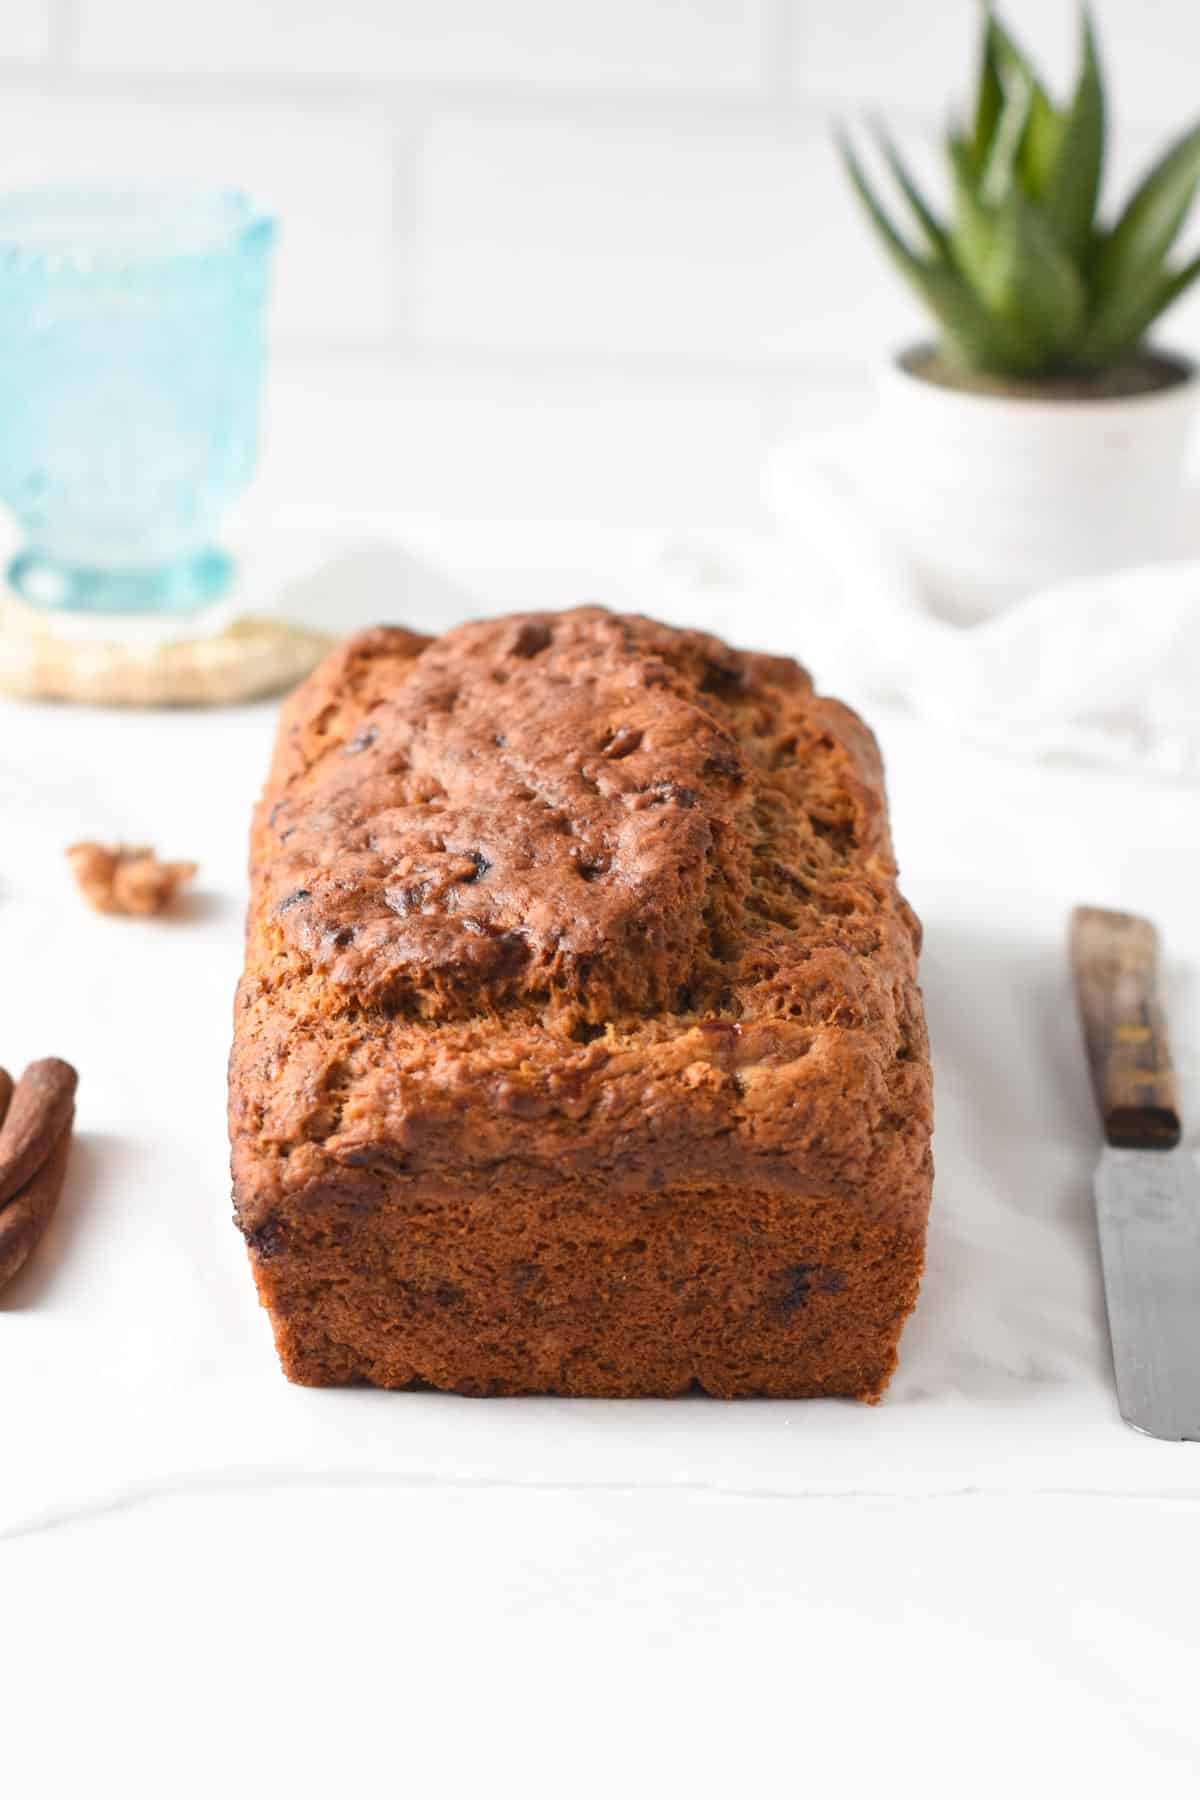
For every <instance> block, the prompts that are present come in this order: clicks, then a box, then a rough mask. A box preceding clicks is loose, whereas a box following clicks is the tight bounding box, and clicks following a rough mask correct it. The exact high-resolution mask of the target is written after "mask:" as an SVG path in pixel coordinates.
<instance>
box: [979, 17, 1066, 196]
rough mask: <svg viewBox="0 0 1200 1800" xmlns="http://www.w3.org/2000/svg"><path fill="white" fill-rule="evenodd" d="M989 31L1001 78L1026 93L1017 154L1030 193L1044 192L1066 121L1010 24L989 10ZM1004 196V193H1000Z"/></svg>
mask: <svg viewBox="0 0 1200 1800" xmlns="http://www.w3.org/2000/svg"><path fill="white" fill-rule="evenodd" d="M987 29H988V34H989V36H990V38H991V40H992V54H993V56H994V57H995V60H996V67H997V69H998V70H999V72H1000V79H1001V81H1002V83H1003V84H1004V87H1005V89H1006V90H1007V91H1008V92H1009V93H1010V94H1012V93H1017V94H1021V93H1023V94H1024V96H1025V99H1024V102H1023V110H1024V127H1023V129H1022V132H1021V138H1020V142H1019V143H1018V145H1017V148H1016V155H1017V159H1018V165H1019V169H1020V174H1021V179H1022V184H1023V186H1024V188H1025V190H1026V192H1027V193H1029V194H1033V195H1035V196H1040V195H1041V194H1042V192H1043V191H1044V189H1045V186H1046V182H1047V180H1048V179H1049V175H1050V170H1051V168H1052V167H1053V165H1054V161H1055V158H1056V157H1057V155H1058V149H1059V144H1060V142H1061V138H1062V131H1063V121H1062V118H1061V116H1060V115H1059V113H1058V112H1057V111H1056V110H1055V108H1054V105H1053V103H1052V101H1051V99H1050V96H1049V94H1048V93H1047V92H1046V89H1045V86H1044V84H1043V82H1042V80H1041V77H1040V76H1039V75H1038V72H1037V70H1036V69H1035V68H1034V66H1033V64H1032V62H1031V61H1030V60H1029V58H1028V57H1027V56H1026V54H1025V52H1024V51H1023V50H1022V49H1021V47H1020V45H1019V44H1018V43H1017V41H1016V39H1015V38H1014V37H1013V36H1012V34H1011V32H1009V30H1008V29H1007V27H1006V26H1004V25H1002V24H1001V23H1000V21H999V19H997V18H996V17H995V16H994V15H993V14H991V13H989V14H988V25H987ZM996 198H997V199H1002V198H1003V195H1002V194H999V193H998V194H997V195H996Z"/></svg>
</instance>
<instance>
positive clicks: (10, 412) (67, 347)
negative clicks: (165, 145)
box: [0, 185, 275, 611]
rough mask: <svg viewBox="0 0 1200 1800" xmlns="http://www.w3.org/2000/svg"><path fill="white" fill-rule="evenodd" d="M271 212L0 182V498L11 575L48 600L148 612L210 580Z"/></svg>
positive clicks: (249, 462)
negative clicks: (2, 189)
mask: <svg viewBox="0 0 1200 1800" xmlns="http://www.w3.org/2000/svg"><path fill="white" fill-rule="evenodd" d="M274 236H275V226H274V221H273V220H272V219H270V218H268V217H267V216H266V215H264V214H263V213H262V212H261V211H259V210H258V209H257V208H256V207H255V206H254V205H253V204H252V203H251V202H250V201H249V200H248V199H247V198H246V197H245V196H244V195H241V194H236V193H231V192H210V191H200V190H196V189H193V188H178V187H165V186H157V185H155V186H135V185H124V186H120V187H115V186H107V187H92V186H87V185H72V186H69V187H67V186H62V187H54V188H39V189H28V190H25V191H23V192H18V193H11V194H7V195H0V499H3V500H4V501H5V502H7V504H8V505H9V506H10V507H11V508H12V510H13V512H14V513H15V514H16V516H17V518H18V520H19V521H20V524H21V526H22V529H23V531H24V536H25V544H24V548H23V550H22V551H21V553H20V555H19V556H18V557H17V558H16V560H15V562H14V563H13V565H12V567H11V569H10V572H9V573H10V579H11V580H12V581H13V583H14V584H15V585H16V587H17V588H18V589H19V590H20V591H21V592H22V593H23V594H24V595H25V596H26V597H27V598H29V599H31V600H34V601H38V602H41V603H43V604H45V605H50V606H56V607H65V608H72V607H74V608H88V609H93V610H114V611H120V610H138V611H156V610H166V609H178V608H187V607H191V606H195V605H198V604H200V603H202V602H203V601H205V600H207V599H210V598H211V597H212V596H213V595H214V594H216V593H218V592H220V590H221V588H222V587H223V586H224V585H225V583H226V582H227V580H228V578H229V573H230V567H231V565H230V561H229V558H228V557H227V556H226V555H225V554H224V552H222V551H221V550H219V549H218V548H217V547H216V542H215V540H216V534H217V530H218V527H219V525H220V521H221V519H222V517H223V515H224V513H225V512H226V510H227V508H228V506H229V504H230V502H231V501H232V500H233V499H234V498H235V497H236V496H237V495H238V493H239V492H240V491H241V490H242V488H243V487H244V486H245V485H246V483H247V482H248V480H249V478H250V475H251V473H252V471H253V468H254V462H255V455H256V445H257V436H258V412H259V394H260V390H261V387H262V371H263V344H264V320H263V313H264V300H265V297H266V288H267V276H268V269H269V264H270V257H271V249H272V245H273V241H274Z"/></svg>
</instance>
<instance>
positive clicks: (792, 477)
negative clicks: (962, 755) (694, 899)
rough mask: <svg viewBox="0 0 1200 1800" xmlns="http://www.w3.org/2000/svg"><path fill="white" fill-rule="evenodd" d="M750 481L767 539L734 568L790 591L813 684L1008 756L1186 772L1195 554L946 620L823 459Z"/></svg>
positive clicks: (863, 504)
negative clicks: (966, 618) (815, 596)
mask: <svg viewBox="0 0 1200 1800" xmlns="http://www.w3.org/2000/svg"><path fill="white" fill-rule="evenodd" d="M764 491H765V498H766V500H767V503H768V505H769V507H770V509H771V511H772V513H773V514H774V516H775V518H776V520H777V521H778V525H779V531H778V537H777V540H776V542H775V543H774V545H773V547H772V548H771V549H770V550H765V551H764V554H762V555H760V556H758V557H756V558H755V559H754V560H755V562H756V565H757V566H756V568H755V570H754V572H753V573H752V574H751V573H750V572H749V571H748V570H747V571H746V572H745V575H744V579H746V580H747V581H748V584H749V588H750V589H751V590H752V591H754V592H757V593H760V594H761V593H762V592H764V591H765V589H764V583H765V584H767V585H768V586H769V585H771V584H773V583H780V584H782V585H783V586H784V587H785V588H786V586H787V585H789V584H791V585H792V586H793V587H794V589H795V590H796V592H797V594H798V596H799V604H798V606H797V612H796V637H797V646H798V651H799V653H800V654H801V655H802V656H807V658H808V659H809V660H810V661H811V662H812V663H813V665H814V667H815V668H816V669H817V671H818V673H819V674H820V676H821V679H822V684H823V685H825V686H828V687H831V688H834V689H835V691H839V690H840V689H845V690H846V691H848V692H851V693H853V694H854V695H855V696H856V697H860V696H861V697H862V699H863V700H864V701H865V702H868V703H869V702H870V701H871V700H875V701H883V702H891V703H893V704H900V705H902V706H904V707H906V708H907V709H909V710H911V711H912V712H914V713H915V714H917V715H919V716H921V717H924V718H928V719H930V720H934V721H937V722H939V723H941V724H944V725H948V726H950V727H952V728H954V729H956V730H958V731H960V732H961V734H962V735H963V736H964V737H966V738H969V739H971V740H972V741H974V742H977V743H982V744H987V745H989V746H991V747H993V748H998V749H1002V750H1004V751H1006V752H1008V753H1011V754H1017V755H1020V756H1023V757H1041V758H1069V759H1083V760H1086V761H1089V762H1096V763H1102V764H1106V765H1108V766H1110V767H1112V766H1115V767H1124V768H1129V769H1135V770H1138V771H1140V772H1142V773H1147V774H1154V775H1157V776H1160V777H1166V778H1174V779H1177V780H1179V779H1186V780H1196V779H1200V561H1194V560H1190V559H1189V560H1186V561H1180V562H1174V563H1164V564H1159V565H1156V566H1154V567H1146V568H1137V569H1129V570H1125V571H1122V572H1121V573H1119V574H1115V575H1106V576H1103V577H1090V578H1088V579H1086V580H1080V581H1072V582H1069V583H1064V584H1061V585H1058V586H1056V587H1053V588H1048V589H1046V590H1044V591H1042V592H1040V593H1034V594H1030V595H1028V596H1027V597H1026V598H1025V599H1023V600H1021V601H1019V602H1018V603H1017V604H1015V605H1014V606H1013V607H1011V608H1010V609H1009V610H1008V611H1007V612H1004V613H1002V614H1001V615H999V616H997V617H995V618H992V619H990V620H987V621H986V622H984V623H980V624H974V625H969V624H960V623H956V622H954V621H952V620H949V619H947V618H946V617H944V616H942V615H940V614H939V612H938V611H937V609H936V607H935V604H934V602H933V600H932V599H931V597H930V596H929V595H928V594H926V593H925V592H924V591H923V589H922V587H921V585H920V584H919V582H918V581H917V579H916V577H915V575H914V573H913V571H912V570H911V568H910V567H909V566H908V565H907V563H906V560H905V557H904V555H903V553H902V551H901V550H900V549H899V548H898V546H897V545H896V544H895V542H894V541H892V540H891V539H890V538H889V535H888V532H887V528H886V526H885V525H884V524H883V523H882V521H881V520H880V519H879V518H878V516H877V515H876V514H875V513H874V512H873V511H872V507H871V504H870V502H869V501H868V500H867V499H866V497H865V496H864V494H863V493H862V492H861V491H860V489H859V488H858V487H857V486H856V484H855V481H854V479H853V476H852V475H851V474H850V473H849V472H847V471H846V470H845V469H844V468H841V467H839V466H838V462H837V460H836V459H834V458H827V457H825V456H823V455H822V454H821V453H820V451H819V449H818V448H817V447H816V446H808V447H806V446H805V445H803V444H797V445H795V446H788V447H784V448H781V449H779V450H777V451H775V452H774V453H773V455H772V456H771V458H770V459H769V462H768V465H767V469H766V472H765V477H764ZM772 563H773V564H774V568H773V570H772V568H771V565H772ZM814 566H819V567H820V568H821V570H822V571H823V578H824V583H825V585H824V589H823V591H822V597H821V599H820V600H819V602H818V603H817V604H816V605H815V606H814V605H812V604H808V605H806V604H805V601H804V595H805V593H806V591H807V588H808V583H809V582H810V581H811V578H812V571H813V569H814ZM743 635H745V633H743ZM801 644H803V645H804V646H805V648H804V649H803V650H799V646H800V645H801Z"/></svg>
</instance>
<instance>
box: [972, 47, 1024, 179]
mask: <svg viewBox="0 0 1200 1800" xmlns="http://www.w3.org/2000/svg"><path fill="white" fill-rule="evenodd" d="M1032 103H1033V89H1032V87H1031V86H1030V85H1029V82H1028V81H1027V80H1026V79H1025V78H1024V76H1018V77H1014V78H1013V79H1011V80H1010V81H1009V82H1008V83H1007V85H1006V88H1005V95H1004V104H1003V106H1002V107H1001V109H1000V117H999V119H998V120H997V121H996V129H995V131H994V132H993V133H992V141H991V145H990V146H989V149H988V153H987V159H986V161H985V162H984V165H983V168H982V170H981V171H980V174H979V183H978V186H979V195H980V198H981V199H983V200H986V201H987V202H988V204H989V205H991V206H999V205H1000V204H1001V202H1002V201H1004V200H1006V199H1007V198H1008V196H1009V194H1011V193H1012V191H1013V188H1014V185H1015V182H1016V177H1017V168H1018V162H1019V158H1020V155H1021V145H1022V144H1023V142H1024V140H1025V133H1026V130H1027V128H1028V125H1029V118H1030V107H1031V105H1032Z"/></svg>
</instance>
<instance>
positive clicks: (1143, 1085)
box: [1071, 906, 1200, 1442]
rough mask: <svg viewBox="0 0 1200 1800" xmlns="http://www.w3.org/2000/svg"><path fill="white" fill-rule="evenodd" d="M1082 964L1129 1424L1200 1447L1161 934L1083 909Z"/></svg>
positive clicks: (1197, 1297)
mask: <svg viewBox="0 0 1200 1800" xmlns="http://www.w3.org/2000/svg"><path fill="white" fill-rule="evenodd" d="M1071 962H1072V967H1073V970H1074V975H1075V988H1076V993H1077V995H1078V998H1079V1011H1080V1017H1081V1020H1082V1023H1083V1035H1084V1041H1085V1043H1086V1045H1087V1053H1088V1061H1089V1063H1090V1065H1091V1074H1092V1086H1093V1088H1094V1090H1095V1094H1096V1100H1097V1103H1098V1105H1099V1108H1100V1116H1101V1119H1102V1120H1103V1123H1104V1137H1105V1145H1104V1150H1103V1153H1102V1155H1101V1157H1100V1163H1099V1166H1098V1168H1097V1170H1096V1177H1095V1184H1094V1186H1095V1197H1096V1219H1097V1224H1098V1226H1099V1232H1100V1259H1101V1263H1102V1265H1103V1269H1104V1292H1105V1298H1106V1300H1107V1303H1108V1331H1109V1337H1110V1338H1111V1340H1112V1353H1113V1367H1114V1369H1115V1371H1116V1378H1117V1400H1118V1403H1119V1405H1120V1409H1121V1417H1122V1418H1123V1419H1124V1420H1125V1421H1126V1423H1127V1424H1130V1425H1132V1426H1133V1427H1134V1428H1135V1430H1137V1431H1142V1432H1146V1433H1147V1434H1148V1435H1149V1436H1150V1437H1157V1438H1169V1439H1171V1440H1173V1441H1175V1442H1180V1441H1182V1440H1184V1439H1190V1440H1193V1441H1195V1440H1200V1171H1198V1170H1197V1167H1196V1163H1195V1160H1194V1158H1193V1157H1192V1155H1191V1154H1190V1152H1189V1151H1187V1150H1183V1149H1180V1147H1179V1140H1180V1119H1179V1103H1178V1099H1177V1095H1176V1087H1175V1076H1174V1072H1173V1070H1172V1067H1171V1054H1170V1050H1169V1048H1168V1044H1167V1031H1166V1022H1165V1020H1164V1017H1163V1011H1162V1006H1161V1004H1160V1002H1159V997H1158V933H1157V932H1156V931H1155V929H1154V926H1153V925H1152V924H1151V923H1150V921H1149V920H1148V919H1139V918H1136V917H1135V916H1134V915H1133V914H1131V913H1119V912H1105V911H1103V910H1102V909H1101V908H1099V907H1094V906H1080V907H1077V908H1076V909H1075V911H1074V913H1073V914H1072V916H1071Z"/></svg>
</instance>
